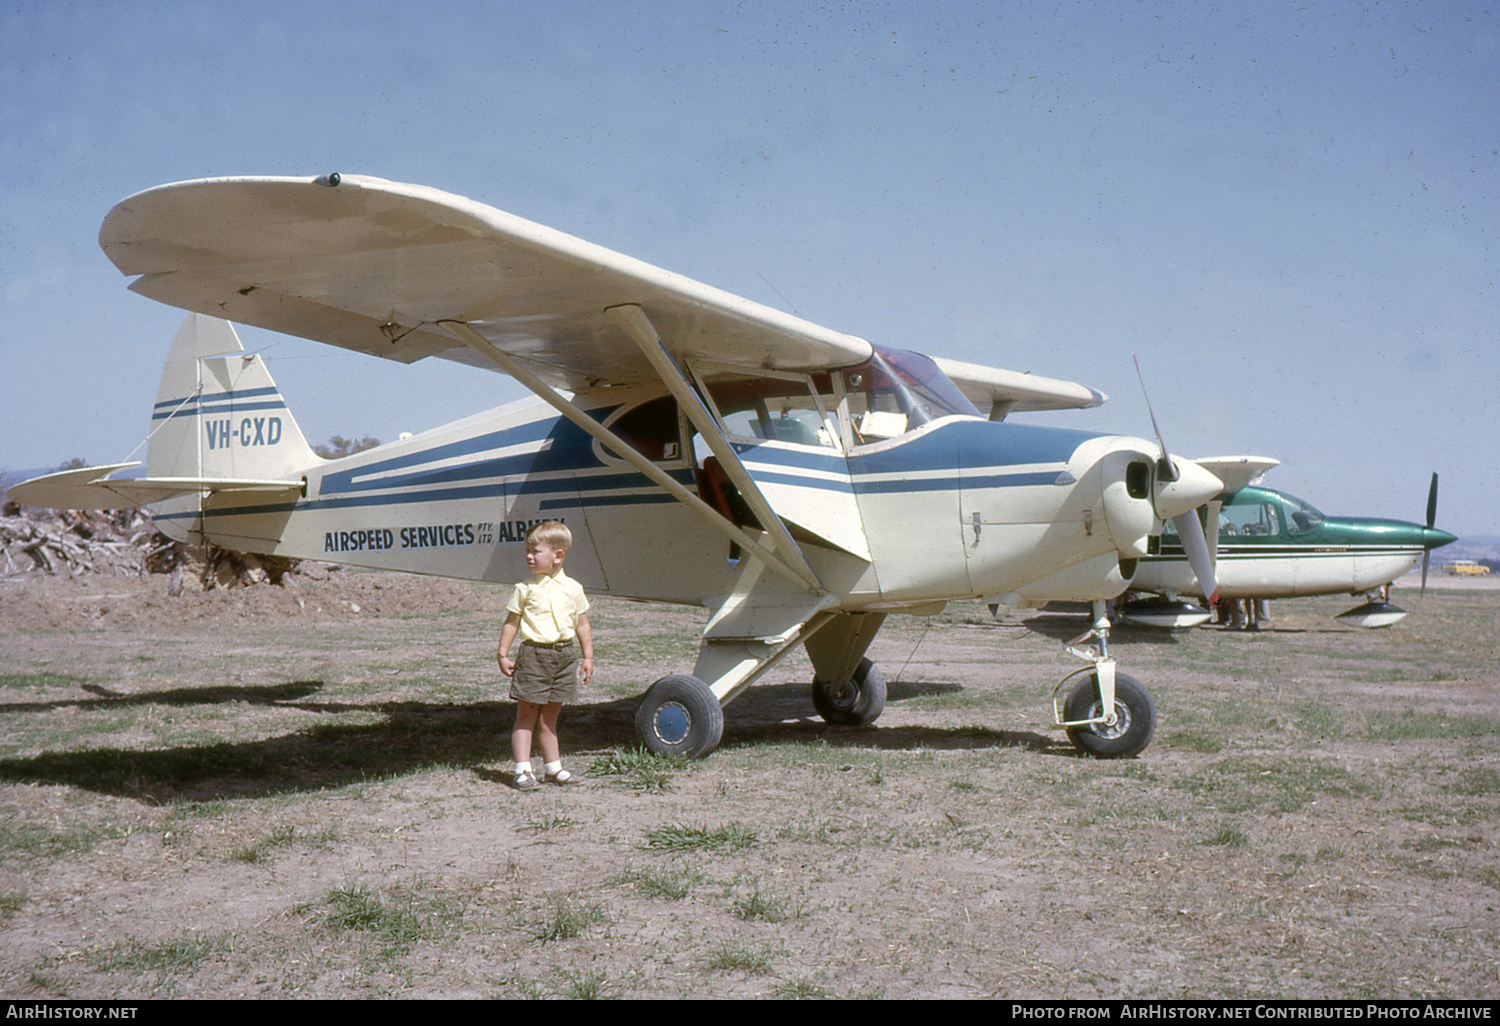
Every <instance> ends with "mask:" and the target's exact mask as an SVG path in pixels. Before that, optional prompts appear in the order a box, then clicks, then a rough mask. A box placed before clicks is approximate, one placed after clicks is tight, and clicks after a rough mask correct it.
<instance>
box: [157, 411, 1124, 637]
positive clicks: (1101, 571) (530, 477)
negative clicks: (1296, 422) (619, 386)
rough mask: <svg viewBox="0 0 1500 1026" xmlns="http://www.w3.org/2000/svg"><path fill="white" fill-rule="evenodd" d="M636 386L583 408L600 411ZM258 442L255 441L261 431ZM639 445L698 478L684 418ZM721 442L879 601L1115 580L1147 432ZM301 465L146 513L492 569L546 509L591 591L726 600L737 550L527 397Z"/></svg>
mask: <svg viewBox="0 0 1500 1026" xmlns="http://www.w3.org/2000/svg"><path fill="white" fill-rule="evenodd" d="M653 398H657V399H659V397H642V396H636V397H634V398H631V399H628V400H627V401H626V402H623V403H622V402H611V403H609V404H606V405H595V406H592V407H588V409H589V412H590V414H591V416H595V417H597V418H598V419H599V420H600V421H601V422H603V423H605V424H611V423H614V422H616V421H618V420H619V419H620V418H621V417H623V416H625V415H627V414H629V413H630V412H631V411H632V410H635V409H639V408H641V407H643V406H645V405H646V404H648V403H649V402H651V401H653ZM184 412H185V411H184ZM181 415H182V414H179V416H181ZM221 419H223V418H222V417H215V418H204V419H203V423H202V424H201V425H200V430H202V431H204V432H208V431H210V430H212V431H214V432H216V434H215V435H214V437H213V439H212V441H213V442H214V443H215V444H217V443H218V442H219V441H221V438H220V434H222V431H221V429H220V428H219V427H218V420H221ZM668 423H669V424H670V423H672V421H670V420H669V421H668ZM207 437H208V436H207V435H205V438H207ZM248 437H249V443H254V442H255V435H254V434H253V432H252V433H251V434H250V435H249V436H248ZM268 437H269V436H267V435H265V434H262V436H261V440H260V444H261V445H267V444H270V445H274V444H275V443H274V442H269V443H268V442H267V438H268ZM229 444H245V443H241V442H239V441H238V440H235V441H232V442H231V443H229ZM646 448H647V450H648V451H650V452H652V453H653V454H654V455H660V456H661V457H662V458H661V459H660V460H658V461H657V462H658V465H659V466H660V467H661V469H663V470H664V471H666V472H667V473H668V474H669V475H671V476H672V477H673V478H674V479H675V480H677V481H679V482H680V483H681V484H683V485H684V486H685V487H686V488H689V489H695V490H696V489H699V488H700V487H701V485H702V482H701V477H702V468H701V466H700V465H699V464H700V461H699V459H698V458H697V457H696V456H694V455H691V453H692V440H691V436H690V433H689V432H686V431H684V435H683V437H681V438H680V439H677V440H674V441H673V442H669V443H667V444H662V445H658V446H655V447H651V446H647V447H646ZM735 449H736V452H737V454H738V455H739V457H740V459H741V460H742V461H743V463H744V465H745V468H746V469H747V470H748V471H749V473H750V474H751V476H752V477H753V478H754V479H755V481H756V483H757V484H758V485H759V486H760V487H761V488H762V489H763V490H764V492H765V494H766V496H767V498H768V499H769V500H770V501H771V502H772V504H773V505H774V507H775V508H776V510H777V511H778V513H779V514H780V515H781V516H782V518H783V521H784V522H785V523H787V524H788V525H789V527H790V528H791V530H792V531H793V533H794V535H796V536H797V538H798V539H799V542H800V544H801V545H802V548H803V551H804V552H805V553H806V555H807V558H808V561H809V563H810V564H811V565H812V566H813V568H814V570H815V571H816V572H817V574H818V576H819V578H820V580H821V581H822V582H823V584H824V586H825V588H826V589H827V590H828V591H829V592H830V593H832V594H835V595H836V596H838V598H839V604H840V605H841V606H842V607H843V608H849V609H859V608H866V609H878V608H902V607H910V606H914V605H920V604H923V603H931V602H934V601H943V600H947V599H952V598H956V597H964V596H985V595H993V594H998V593H1006V592H1018V591H1022V590H1024V589H1026V588H1027V587H1028V586H1029V585H1036V584H1037V582H1039V581H1043V580H1045V579H1049V578H1055V577H1056V576H1057V575H1059V574H1062V575H1063V578H1068V571H1069V570H1070V569H1073V571H1074V576H1075V577H1076V578H1077V579H1076V580H1073V579H1065V580H1055V581H1054V582H1053V584H1052V588H1053V590H1056V589H1057V588H1063V589H1064V590H1065V591H1066V592H1067V594H1068V595H1069V596H1070V597H1076V596H1077V595H1078V594H1079V591H1078V589H1079V588H1080V587H1083V588H1085V589H1086V590H1089V591H1090V593H1091V594H1092V593H1093V592H1098V593H1099V594H1098V597H1101V598H1102V597H1108V596H1110V595H1113V594H1118V592H1119V591H1120V590H1122V589H1123V587H1124V585H1125V583H1126V582H1125V578H1124V577H1123V576H1121V574H1120V572H1119V569H1118V563H1119V548H1120V546H1119V544H1118V542H1117V540H1116V539H1115V537H1114V536H1112V534H1111V531H1110V522H1109V520H1108V518H1107V516H1106V509H1105V504H1104V501H1103V491H1104V488H1105V487H1106V484H1107V482H1106V481H1105V477H1106V476H1107V468H1106V464H1108V463H1109V462H1110V461H1109V459H1107V458H1106V457H1109V455H1110V454H1111V453H1116V452H1119V451H1122V450H1123V451H1126V452H1130V453H1134V452H1136V451H1137V450H1140V451H1149V446H1148V443H1145V442H1143V441H1141V440H1139V439H1120V438H1117V437H1115V436H1104V435H1096V434H1092V433H1088V432H1081V431H1067V430H1060V429H1052V428H1040V427H1031V426H1026V425H1017V424H1005V423H995V422H990V421H986V420H983V419H980V418H974V417H961V416H954V417H943V418H940V419H938V420H935V421H933V422H931V423H929V424H926V425H923V426H922V427H920V428H918V429H916V430H913V431H910V432H906V433H904V434H901V435H899V436H897V437H894V438H889V439H883V440H880V441H878V442H875V443H873V444H866V445H861V446H856V447H854V448H853V449H852V450H851V451H850V452H849V453H848V454H847V455H845V453H844V452H843V451H842V450H841V449H840V448H839V447H838V446H836V445H835V446H828V445H821V446H820V445H811V444H796V443H791V442H782V441H777V440H764V439H761V440H746V441H744V442H736V444H735ZM1141 458H1145V457H1141ZM1114 462H1116V463H1118V462H1119V461H1118V459H1116V460H1115V461H1114ZM305 477H306V481H307V485H306V489H305V495H304V496H303V497H301V498H299V499H297V500H296V501H295V502H283V503H280V504H269V505H268V504H256V505H246V504H245V503H244V502H243V501H242V500H236V499H235V498H233V497H231V496H214V497H212V498H210V499H209V500H207V502H206V504H205V508H204V509H202V510H201V513H200V510H199V509H198V508H197V506H196V504H195V503H194V502H191V501H188V500H182V501H181V502H179V503H178V505H177V508H176V509H173V508H172V506H171V504H168V505H167V506H165V507H163V508H162V509H161V510H160V511H159V512H158V521H159V522H160V523H162V524H163V525H164V527H165V528H166V529H168V530H169V531H173V532H175V533H180V534H184V535H185V534H186V533H188V532H192V531H194V529H195V525H196V524H197V523H198V518H199V516H200V515H201V516H202V525H203V529H204V533H205V534H206V536H207V537H208V539H209V540H211V541H214V542H215V543H217V544H220V545H223V546H226V547H230V548H236V549H242V550H245V551H254V552H263V553H267V554H271V555H279V556H289V557H295V558H302V559H318V560H326V561H330V562H337V563H345V564H350V565H356V566H367V567H375V568H381V569H388V570H401V571H408V572H413V573H423V574H437V575H442V576H448V577H454V578H461V579H466V580H474V581H488V582H497V583H498V582H511V581H515V580H518V579H521V578H523V577H525V576H526V575H527V571H526V568H525V563H524V546H523V544H522V542H523V538H524V535H525V532H526V530H527V528H528V527H529V526H530V525H531V524H533V523H535V522H537V521H539V520H545V519H557V520H561V521H562V522H564V523H565V524H567V525H568V526H569V527H570V529H571V530H572V532H573V536H574V544H573V549H572V551H571V552H570V554H569V557H568V571H569V573H570V575H572V576H574V577H575V578H576V579H578V580H579V581H581V582H582V583H583V584H584V586H585V587H587V588H589V589H590V590H591V591H593V592H596V593H598V594H611V595H618V596H623V597H629V598H635V599H648V600H655V601H664V602H678V603H693V604H699V603H712V602H716V601H717V600H719V599H721V598H722V596H724V595H726V594H729V593H730V592H731V591H732V590H733V588H734V586H735V581H736V579H737V576H738V574H739V573H740V570H741V567H740V560H741V559H743V556H744V554H743V553H737V552H735V551H733V548H732V546H731V544H730V543H728V542H727V541H726V540H725V539H724V538H723V537H722V536H721V535H720V534H719V533H718V532H716V531H714V530H712V529H711V528H710V527H709V526H708V525H706V524H705V523H704V521H703V519H702V518H701V517H700V516H699V515H697V514H695V513H694V512H693V511H691V510H689V509H688V508H686V507H685V506H683V505H682V504H681V503H679V502H678V501H676V500H674V499H673V498H672V497H671V496H670V495H668V494H666V493H664V492H663V491H662V490H661V489H660V488H658V487H656V486H655V485H653V484H652V483H651V482H650V481H648V480H647V479H646V477H645V476H644V475H642V474H640V473H639V472H637V471H636V470H635V469H633V468H632V467H630V466H629V465H627V464H625V463H624V462H623V461H622V460H620V459H619V458H618V457H617V456H616V455H615V454H614V453H612V452H611V451H610V450H609V449H608V447H606V446H604V445H601V444H600V443H599V442H598V441H596V440H595V439H593V438H591V437H590V436H589V435H587V434H586V433H585V432H584V431H582V430H580V429H579V428H578V427H577V426H576V425H574V424H572V423H570V422H569V421H568V420H566V419H564V418H561V417H558V416H556V415H555V414H553V412H552V410H551V409H549V408H548V407H546V406H545V405H543V404H540V403H536V402H533V401H527V402H523V403H518V404H513V405H511V406H508V407H502V408H500V409H497V410H494V411H490V412H488V413H485V414H481V415H479V416H476V417H472V418H469V419H467V420H464V421H459V422H457V423H454V424H451V425H448V426H445V427H443V428H440V429H436V430H434V431H430V432H426V433H423V434H420V435H415V436H412V437H410V438H407V439H404V440H402V441H399V442H395V443H391V444H388V445H384V446H380V447H379V448H376V449H372V450H368V451H366V452H362V453H357V454H355V455H353V456H349V457H345V458H342V459H339V460H333V461H328V462H326V463H323V464H320V465H315V466H312V467H309V468H308V469H307V470H306V472H305ZM1127 504H1128V500H1127ZM1139 505H1140V507H1142V508H1140V509H1135V510H1132V511H1131V512H1132V513H1133V514H1134V516H1135V520H1136V525H1137V526H1139V525H1140V524H1142V523H1145V524H1149V523H1150V521H1151V514H1150V512H1149V500H1142V501H1140V502H1139ZM1115 519H1116V520H1117V521H1118V520H1119V517H1116V518H1115ZM750 526H751V527H752V528H753V527H754V526H755V525H753V524H752V525H750ZM622 538H629V539H630V541H629V543H628V544H621V543H619V542H617V541H616V539H622ZM736 557H739V558H738V559H737V558H736ZM786 587H787V588H788V589H789V590H795V585H794V584H793V583H792V582H787V584H786ZM1042 587H1043V588H1044V589H1045V588H1046V587H1047V586H1046V585H1042Z"/></svg>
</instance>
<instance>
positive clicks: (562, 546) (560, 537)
mask: <svg viewBox="0 0 1500 1026" xmlns="http://www.w3.org/2000/svg"><path fill="white" fill-rule="evenodd" d="M532 542H538V543H540V544H542V545H545V546H547V547H548V548H550V549H556V550H557V551H558V552H567V551H568V550H569V549H571V548H572V547H573V532H572V531H570V530H568V525H567V524H564V523H563V522H562V521H560V520H543V521H542V522H541V523H539V524H532V525H531V529H530V530H529V531H527V532H526V544H528V545H530V544H531V543H532Z"/></svg>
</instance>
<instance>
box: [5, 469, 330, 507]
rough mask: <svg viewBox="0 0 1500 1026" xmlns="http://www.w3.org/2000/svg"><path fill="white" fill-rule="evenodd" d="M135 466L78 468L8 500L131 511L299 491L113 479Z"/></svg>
mask: <svg viewBox="0 0 1500 1026" xmlns="http://www.w3.org/2000/svg"><path fill="white" fill-rule="evenodd" d="M138 466H140V464H139V463H115V464H111V465H110V466H105V467H82V468H79V469H77V470H63V471H59V472H58V473H56V474H47V475H45V476H43V477H34V478H32V479H31V480H30V481H22V482H21V483H20V484H18V485H15V486H14V487H12V488H11V489H10V491H8V492H7V493H6V497H7V498H10V499H13V500H15V501H16V502H19V503H21V504H22V505H23V506H45V507H48V508H50V509H130V508H131V507H134V506H145V505H149V504H150V503H153V502H161V501H162V500H163V499H170V498H175V497H176V496H179V495H196V494H204V493H211V492H237V493H240V494H250V493H255V494H257V495H261V496H265V497H268V498H273V499H274V498H277V497H284V498H288V499H290V498H294V497H296V496H297V495H299V494H300V493H301V491H302V488H303V482H302V480H301V479H300V478H299V479H298V480H296V481H262V480H249V479H239V478H221V477H220V478H187V477H138V478H120V479H118V480H111V479H110V478H109V475H110V474H113V473H114V472H115V471H117V470H124V469H126V468H128V467H138Z"/></svg>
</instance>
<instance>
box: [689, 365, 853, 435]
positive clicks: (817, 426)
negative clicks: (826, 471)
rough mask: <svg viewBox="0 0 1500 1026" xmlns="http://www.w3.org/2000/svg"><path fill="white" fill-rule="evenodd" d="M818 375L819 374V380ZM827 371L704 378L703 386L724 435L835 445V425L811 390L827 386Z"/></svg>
mask: <svg viewBox="0 0 1500 1026" xmlns="http://www.w3.org/2000/svg"><path fill="white" fill-rule="evenodd" d="M818 378H821V379H822V383H821V385H820V383H819V381H818ZM827 383H828V375H827V374H822V375H818V376H817V377H815V378H813V379H811V380H809V379H808V378H806V377H802V376H787V377H780V376H777V377H770V376H768V377H763V378H743V377H733V378H721V379H717V380H715V379H712V378H710V379H708V380H707V381H706V382H705V386H706V387H707V389H708V394H709V396H710V398H711V399H712V400H713V404H714V407H715V408H716V409H717V410H718V413H719V417H720V419H721V420H722V421H723V424H724V430H725V433H726V434H729V435H731V436H735V437H739V438H757V439H763V440H770V441H776V442H791V443H793V444H795V445H814V446H821V447H823V448H830V449H836V448H838V447H839V442H838V437H839V435H838V428H837V425H836V424H835V423H834V421H833V418H832V417H831V416H830V415H829V414H828V413H827V411H826V409H825V408H824V406H823V404H822V403H821V402H820V400H819V398H818V396H817V395H815V394H814V389H817V390H818V391H819V392H821V391H825V390H826V389H827Z"/></svg>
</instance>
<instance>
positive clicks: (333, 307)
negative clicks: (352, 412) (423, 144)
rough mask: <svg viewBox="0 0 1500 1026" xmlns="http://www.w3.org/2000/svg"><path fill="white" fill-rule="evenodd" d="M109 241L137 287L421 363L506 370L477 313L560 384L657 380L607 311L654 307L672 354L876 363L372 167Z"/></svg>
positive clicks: (736, 303) (507, 347)
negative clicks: (465, 338) (485, 345)
mask: <svg viewBox="0 0 1500 1026" xmlns="http://www.w3.org/2000/svg"><path fill="white" fill-rule="evenodd" d="M99 243H100V245H101V246H102V247H103V249H104V252H105V253H106V254H107V255H108V256H109V258H110V260H112V261H113V262H114V264H115V266H116V267H118V268H119V269H120V270H121V271H122V272H124V273H125V274H127V275H139V277H138V278H137V280H136V281H135V282H134V283H133V284H132V285H131V288H132V290H134V291H136V292H139V293H141V294H142V295H145V296H149V297H151V298H152V299H157V300H160V301H161V302H164V303H168V304H170V305H173V306H178V307H182V308H184V309H187V310H194V311H197V312H199V313H204V314H209V315H212V316H214V317H221V318H224V319H226V320H232V321H238V322H240V323H243V324H251V325H255V326H257V327H262V328H269V329H271V330H273V331H280V332H284V333H287V334H290V335H296V336H300V337H303V338H311V339H314V340H317V341H320V342H327V343H331V344H333V345H337V346H342V347H344V348H346V349H353V350H357V351H359V352H362V353H368V354H371V355H373V356H380V357H384V358H387V359H392V360H398V361H401V362H403V363H412V362H414V361H416V360H420V359H423V358H424V357H428V356H442V357H445V358H447V359H452V360H456V361H458V362H461V363H467V364H471V365H474V366H482V367H486V368H489V369H493V363H492V362H490V361H488V360H486V359H484V357H482V356H481V355H479V354H478V353H476V352H475V351H474V349H473V348H472V347H471V346H469V345H465V344H464V343H463V342H461V341H459V340H458V339H456V338H454V336H453V335H452V333H450V332H448V331H445V330H444V329H442V328H440V327H439V326H438V322H439V321H445V320H447V321H460V322H464V323H466V324H468V325H469V326H470V327H471V328H473V329H474V330H475V331H477V332H478V333H479V334H480V335H481V336H483V337H484V338H485V339H487V340H488V341H489V342H490V343H491V344H492V345H494V346H495V347H496V348H497V349H498V350H500V351H501V352H503V353H505V354H507V355H509V356H511V357H514V358H516V359H518V360H521V361H524V362H525V363H526V364H527V366H528V367H529V368H530V369H531V370H532V371H533V372H534V373H536V374H537V375H538V377H540V378H541V379H542V380H543V381H545V382H546V383H547V384H549V385H551V386H553V387H555V388H562V389H565V390H568V391H573V392H577V391H582V390H584V389H586V388H589V387H591V386H593V385H596V384H629V383H634V382H645V381H654V380H656V379H657V374H656V372H655V370H653V368H652V366H651V364H650V363H649V361H648V360H647V359H646V358H645V357H644V356H643V355H642V353H641V350H640V348H639V347H638V346H637V345H636V344H635V343H634V342H633V341H631V340H630V339H629V338H627V337H626V336H625V335H624V333H623V332H622V331H621V329H620V327H619V325H618V323H617V322H616V321H615V320H614V319H613V318H611V317H610V316H608V315H607V313H606V311H607V310H608V309H609V308H611V307H615V306H620V305H625V304H630V305H635V306H639V307H640V308H641V309H642V310H644V311H645V313H646V314H647V316H648V317H649V318H650V320H651V322H652V324H653V325H655V327H656V330H657V332H658V333H659V334H660V336H661V339H662V341H663V343H664V344H665V345H666V347H667V349H668V351H669V352H671V353H672V355H673V356H674V357H676V358H677V359H678V360H679V361H680V360H682V359H683V358H689V359H699V360H705V361H711V362H713V363H717V364H723V365H728V366H732V367H744V368H745V370H746V371H747V372H750V373H756V372H759V371H762V370H765V369H813V368H836V367H847V366H853V365H855V364H859V363H862V362H864V361H865V360H867V359H868V358H869V356H870V353H871V347H870V344H869V343H868V342H866V341H865V340H864V339H861V338H856V337H855V336H852V335H846V334H843V333H841V332H836V331H831V330H829V329H827V328H823V327H820V326H818V325H816V324H812V323H810V322H808V321H804V320H802V319H801V318H798V317H794V316H792V315H790V314H786V313H782V312H781V311H778V310H774V309H772V308H770V307H766V306H762V305H760V304H758V303H754V302H751V301H750V300H747V299H742V298H740V297H739V296H735V295H732V294H730V293H728V292H723V291H720V290H718V289H715V288H712V287H710V286H707V285H703V284H700V283H698V282H696V281H693V280H691V279H689V278H685V277H683V276H681V275H678V274H673V273H671V272H669V271H664V270H662V269H660V268H657V267H653V266H652V265H650V264H647V263H644V262H643V261H640V260H636V259H633V258H631V257H627V256H624V255H623V254H620V253H616V252H614V251H613V250H609V249H605V248H604V247H602V246H597V245H594V244H593V243H589V242H585V241H583V240H581V239H577V238H574V237H573V236H570V235H566V234H564V233H563V232H559V231H556V230H554V229H551V228H547V227H544V226H542V225H539V224H534V223H532V222H530V221H526V220H523V219H522V218H519V217H516V216H514V215H512V214H507V213H505V212H503V211H500V210H496V209H495V208H493V207H490V206H486V205H485V204H482V203H477V202H475V201H473V200H470V199H466V198H464V197H462V196H457V195H453V194H452V193H447V192H442V191H440V190H437V189H430V188H426V187H423V186H416V185H406V184H402V183H398V182H389V181H385V180H384V179H380V178H370V177H364V176H355V175H345V176H336V175H329V176H325V177H323V178H320V179H317V180H314V179H310V178H271V177H266V178H222V179H206V180H202V181H192V182H179V183H176V184H172V185H163V186H160V187H158V188H154V189H148V190H146V191H145V192H141V193H137V194H136V195H134V196H131V197H128V198H126V199H124V200H122V201H120V202H119V203H118V204H116V205H115V207H114V209H112V210H111V211H110V212H109V214H108V215H107V216H106V218H105V220H104V225H103V227H102V228H101V229H100V232H99Z"/></svg>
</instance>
